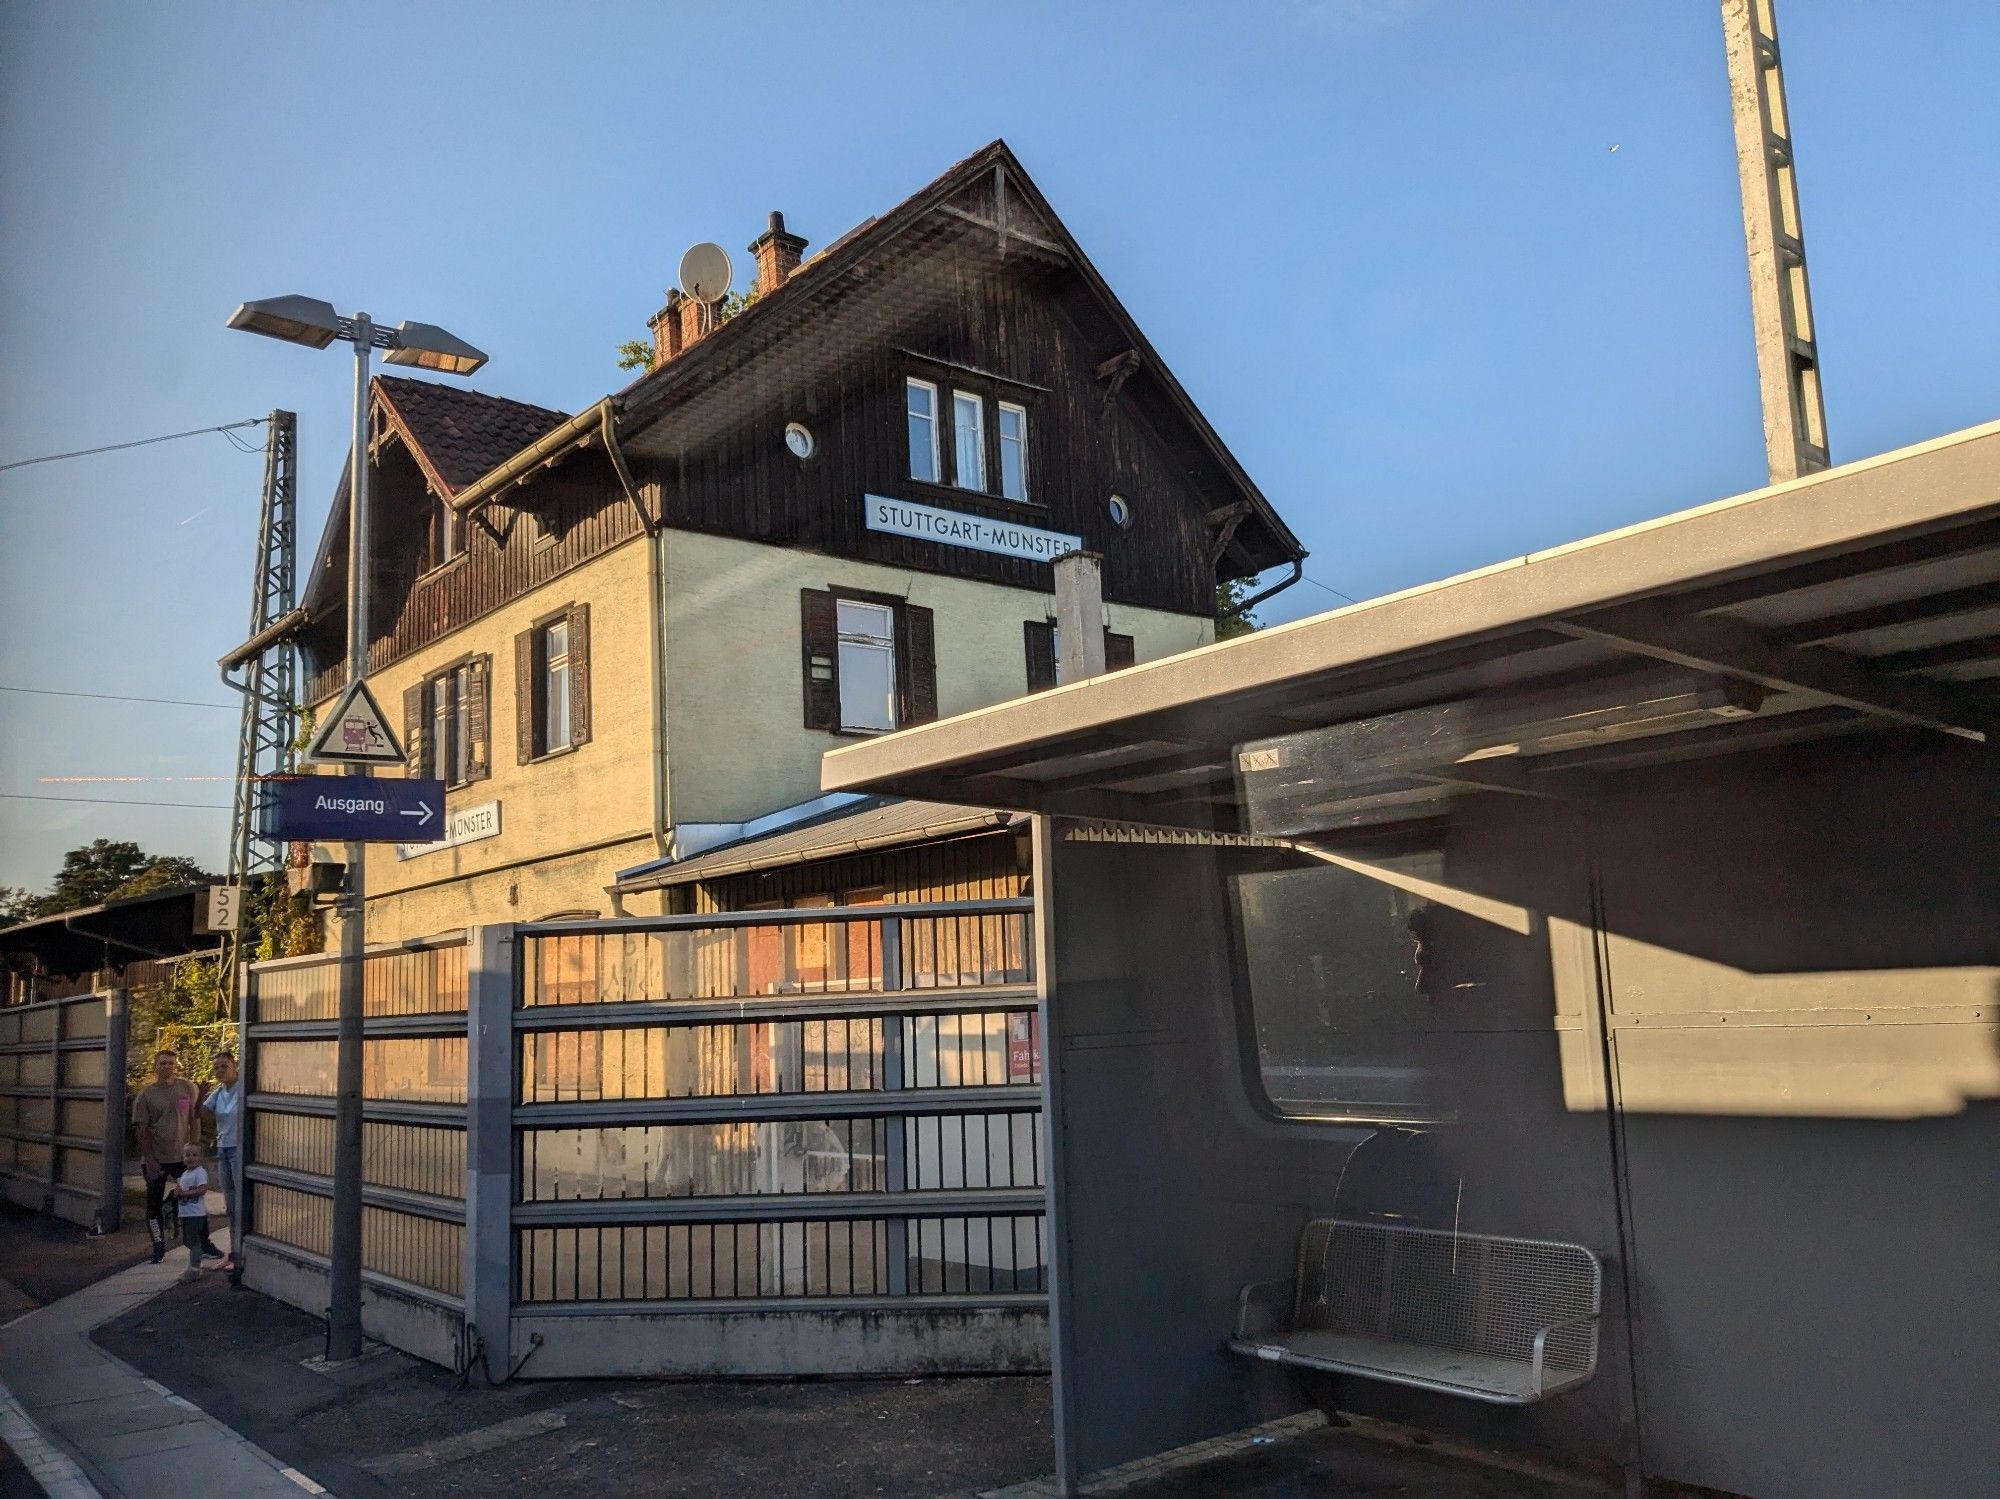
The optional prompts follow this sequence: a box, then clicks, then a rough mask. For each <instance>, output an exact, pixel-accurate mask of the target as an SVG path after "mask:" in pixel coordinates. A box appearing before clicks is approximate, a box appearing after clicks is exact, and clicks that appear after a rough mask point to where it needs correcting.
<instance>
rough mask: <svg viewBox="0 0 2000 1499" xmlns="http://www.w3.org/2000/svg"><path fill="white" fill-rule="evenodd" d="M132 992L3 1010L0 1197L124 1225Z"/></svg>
mask: <svg viewBox="0 0 2000 1499" xmlns="http://www.w3.org/2000/svg"><path fill="white" fill-rule="evenodd" d="M126 1017H127V1003H126V991H125V990H123V989H113V990H111V991H110V992H109V993H104V994H84V995H75V996H71V997H67V998H63V999H45V1000H40V1001H37V1002H36V1003H34V1004H26V1005H10V1006H7V1007H6V1008H4V1009H0V1194H4V1195H5V1196H6V1197H7V1198H8V1200H9V1201H12V1202H15V1203H18V1204H20V1205H21V1206H22V1207H26V1208H32V1209H34V1210H35V1211H37V1212H47V1213H54V1214H56V1215H57V1216H59V1217H62V1218H67V1219H69V1220H70V1221H71V1222H73V1223H81V1224H85V1225H91V1224H95V1225H96V1226H97V1227H98V1228H100V1229H101V1230H102V1231H103V1232H106V1233H110V1232H112V1231H114V1230H116V1229H117V1227H118V1225H119V1221H120V1217H121V1213H122V1207H123V1194H124V1179H125V1034H126Z"/></svg>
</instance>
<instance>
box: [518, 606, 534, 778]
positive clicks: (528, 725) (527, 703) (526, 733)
mask: <svg viewBox="0 0 2000 1499" xmlns="http://www.w3.org/2000/svg"><path fill="white" fill-rule="evenodd" d="M514 755H515V761H516V763H517V764H521V765H526V764H527V763H528V762H529V761H530V760H532V759H534V758H535V632H534V631H533V630H523V631H522V632H521V633H520V634H518V635H516V636H515V637H514Z"/></svg>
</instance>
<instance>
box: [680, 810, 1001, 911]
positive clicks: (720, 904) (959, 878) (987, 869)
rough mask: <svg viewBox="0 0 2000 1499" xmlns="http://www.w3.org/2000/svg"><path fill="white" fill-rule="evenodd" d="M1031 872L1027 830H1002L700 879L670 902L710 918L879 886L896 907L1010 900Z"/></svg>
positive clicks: (885, 897) (684, 887) (835, 897)
mask: <svg viewBox="0 0 2000 1499" xmlns="http://www.w3.org/2000/svg"><path fill="white" fill-rule="evenodd" d="M1031 867H1032V865H1031V857H1030V854H1029V852H1028V846H1027V834H1026V832H1025V831H1021V832H1016V831H1015V830H1013V829H998V830H995V831H994V832H991V833H979V834H975V835H972V836H970V837H964V838H954V839H948V840H946V841H944V842H941V843H920V844H916V845H913V846H911V847H908V848H894V849H884V850H883V851H882V852H880V853H870V854H847V855H843V856H842V857H840V858H837V859H820V860H816V861H813V862H810V863H803V864H791V865H786V866H785V867H783V868H780V869H771V870H760V871H758V872H756V873H754V874H739V875H728V876H725V877H723V878H721V879H714V880H702V881H699V882H697V883H696V884H694V885H693V886H685V885H683V886H679V887H676V888H674V889H672V890H670V891H669V892H668V902H669V906H670V908H671V909H672V910H673V911H674V912H676V913H681V914H687V913H693V914H698V915H705V914H707V913H709V912H711V911H742V910H748V909H750V908H752V907H754V906H759V905H763V904H765V903H767V902H769V901H777V902H779V903H781V904H783V905H786V906H790V905H793V904H795V903H797V902H798V901H799V900H801V899H804V898H808V897H812V896H822V895H830V896H832V897H833V898H834V899H835V901H836V902H838V901H839V900H840V898H841V896H842V895H844V894H847V893H849V892H853V891H859V890H875V889H878V888H879V889H880V890H881V892H882V899H883V900H884V901H886V902H891V903H900V902H912V903H914V902H917V901H941V900H1006V899H1011V898H1013V897H1015V896H1019V895H1026V894H1027V893H1028V885H1029V870H1030V868H1031Z"/></svg>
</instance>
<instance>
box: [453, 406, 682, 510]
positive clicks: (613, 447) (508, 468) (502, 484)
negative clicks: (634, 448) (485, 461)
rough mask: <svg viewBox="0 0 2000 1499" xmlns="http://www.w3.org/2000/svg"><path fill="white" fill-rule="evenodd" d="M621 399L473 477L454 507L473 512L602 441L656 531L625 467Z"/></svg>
mask: <svg viewBox="0 0 2000 1499" xmlns="http://www.w3.org/2000/svg"><path fill="white" fill-rule="evenodd" d="M616 416H617V402H616V399H615V398H614V397H611V396H606V397H605V398H604V399H603V400H601V401H599V402H598V403H597V404H596V405H595V406H592V407H589V408H588V409H586V410H583V411H579V412H578V413H577V414H576V415H575V416H573V417H571V418H570V419H569V420H568V421H566V422H563V423H562V424H561V425H560V426H558V427H556V428H554V429H553V430H551V431H549V432H545V433H543V434H542V436H540V437H538V438H536V439H535V440H534V441H533V442H531V443H529V444H528V446H526V447H525V448H523V449H521V451H520V452H518V453H516V454H515V455H514V456H513V457H512V458H509V459H508V460H507V461H506V462H505V463H503V464H501V465H500V466H499V467H498V468H495V469H492V470H490V471H488V472H487V473H485V474H482V475H480V477H479V478H477V479H475V480H473V481H472V482H471V483H470V484H468V485H466V486H465V487H464V488H463V489H461V490H459V491H458V492H457V493H455V494H453V495H452V497H451V508H452V509H453V510H456V511H457V512H459V514H461V515H471V514H473V513H474V512H475V511H478V510H480V509H483V508H484V507H485V506H487V505H490V504H492V503H493V502H494V501H495V500H497V499H499V498H500V496H501V495H503V494H505V493H506V492H507V491H508V490H510V489H512V488H514V486H516V485H517V484H521V483H524V482H526V481H527V480H528V479H530V478H532V477H533V476H534V475H535V474H536V473H537V472H538V471H540V470H541V469H544V468H549V467H551V466H553V465H554V464H556V463H558V462H560V461H561V460H562V459H563V458H565V457H567V456H568V455H569V453H570V452H571V450H573V449H575V448H583V447H588V446H590V444H591V443H593V442H600V441H601V442H602V443H603V444H604V451H605V452H606V453H607V454H608V455H609V456H610V459H611V466H612V467H613V468H614V469H616V470H617V471H618V483H619V485H620V486H621V487H622V488H623V489H624V491H625V498H626V499H627V500H628V501H630V502H631V505H632V508H633V509H634V510H635V511H637V512H638V514H639V518H640V520H641V522H642V523H644V524H645V526H646V529H647V530H648V531H650V530H652V529H653V527H652V524H651V521H650V520H649V519H648V518H647V515H646V509H645V506H643V505H641V504H640V503H639V490H638V486H637V485H635V484H634V483H633V482H632V472H631V470H630V469H628V468H627V467H626V466H625V454H624V452H623V451H622V450H621V449H620V448H619V446H618V435H617V428H616V426H615V424H614V423H615V419H616Z"/></svg>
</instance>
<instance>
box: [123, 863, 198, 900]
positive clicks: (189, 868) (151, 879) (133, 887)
mask: <svg viewBox="0 0 2000 1499" xmlns="http://www.w3.org/2000/svg"><path fill="white" fill-rule="evenodd" d="M221 883H222V876H221V875H218V874H210V873H209V872H208V871H207V870H206V869H203V868H202V867H201V866H200V865H199V864H197V863H195V861H194V860H192V859H185V858H182V857H181V856H180V855H179V854H155V855H154V856H153V857H152V858H150V859H148V860H147V861H146V863H145V865H144V867H142V868H141V869H140V870H139V872H138V873H137V874H135V875H133V876H132V878H131V879H129V880H127V881H126V882H125V883H124V884H122V885H120V886H119V887H118V888H117V889H116V890H114V891H112V892H111V899H112V900H123V899H125V897H126V896H128V895H151V894H152V893H153V892H154V891H155V890H172V889H174V888H175V887H176V886H179V885H219V884H221Z"/></svg>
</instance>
